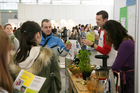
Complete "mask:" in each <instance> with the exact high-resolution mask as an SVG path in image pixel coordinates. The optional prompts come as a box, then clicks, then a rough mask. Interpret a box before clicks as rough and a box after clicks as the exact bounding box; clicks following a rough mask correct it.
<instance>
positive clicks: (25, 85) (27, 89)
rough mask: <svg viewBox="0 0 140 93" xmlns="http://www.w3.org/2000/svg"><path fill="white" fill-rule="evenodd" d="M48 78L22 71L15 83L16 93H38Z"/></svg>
mask: <svg viewBox="0 0 140 93" xmlns="http://www.w3.org/2000/svg"><path fill="white" fill-rule="evenodd" d="M45 80H46V78H44V77H40V76H36V75H33V74H31V73H29V72H27V71H25V70H21V71H20V73H19V75H18V76H17V78H16V80H15V82H14V89H15V91H16V93H38V92H39V90H40V89H41V87H42V85H43V83H44V82H45Z"/></svg>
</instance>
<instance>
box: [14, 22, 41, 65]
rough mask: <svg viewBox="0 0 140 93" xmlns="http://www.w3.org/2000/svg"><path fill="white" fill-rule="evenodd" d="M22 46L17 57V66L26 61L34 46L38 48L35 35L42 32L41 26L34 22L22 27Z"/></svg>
mask: <svg viewBox="0 0 140 93" xmlns="http://www.w3.org/2000/svg"><path fill="white" fill-rule="evenodd" d="M20 31H21V37H20V46H19V49H18V50H17V52H16V55H15V64H18V63H20V62H22V61H24V60H25V59H26V58H27V57H28V55H29V54H28V53H29V51H30V50H31V47H32V46H37V41H36V39H35V35H36V33H37V32H41V28H40V26H39V25H38V24H37V23H36V22H33V21H27V22H25V23H24V24H23V25H22V27H21V30H20Z"/></svg>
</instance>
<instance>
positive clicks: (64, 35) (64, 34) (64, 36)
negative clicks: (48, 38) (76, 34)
mask: <svg viewBox="0 0 140 93" xmlns="http://www.w3.org/2000/svg"><path fill="white" fill-rule="evenodd" d="M67 31H68V30H67V28H66V27H64V29H63V32H62V33H63V35H62V38H64V43H66V42H67Z"/></svg>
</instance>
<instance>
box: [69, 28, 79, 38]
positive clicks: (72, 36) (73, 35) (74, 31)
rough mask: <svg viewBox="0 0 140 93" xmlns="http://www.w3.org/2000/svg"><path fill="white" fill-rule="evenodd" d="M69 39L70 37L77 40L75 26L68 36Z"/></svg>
mask: <svg viewBox="0 0 140 93" xmlns="http://www.w3.org/2000/svg"><path fill="white" fill-rule="evenodd" d="M70 39H72V40H77V39H78V32H77V29H76V28H75V27H74V29H73V33H72V34H71V36H70Z"/></svg>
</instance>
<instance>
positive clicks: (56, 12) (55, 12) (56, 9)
mask: <svg viewBox="0 0 140 93" xmlns="http://www.w3.org/2000/svg"><path fill="white" fill-rule="evenodd" d="M52 19H54V20H58V19H59V5H54V6H53V7H52Z"/></svg>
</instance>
